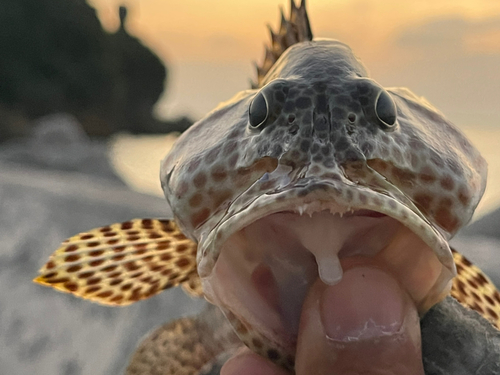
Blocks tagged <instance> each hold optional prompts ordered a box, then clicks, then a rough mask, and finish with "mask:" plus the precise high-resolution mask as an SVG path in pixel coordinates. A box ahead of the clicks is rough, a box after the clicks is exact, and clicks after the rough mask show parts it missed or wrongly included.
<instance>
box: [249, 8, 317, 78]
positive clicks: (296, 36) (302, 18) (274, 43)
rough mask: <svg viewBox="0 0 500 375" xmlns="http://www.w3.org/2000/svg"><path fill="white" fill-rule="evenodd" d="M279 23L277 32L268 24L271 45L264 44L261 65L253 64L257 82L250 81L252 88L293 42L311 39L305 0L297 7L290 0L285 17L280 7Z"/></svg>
mask: <svg viewBox="0 0 500 375" xmlns="http://www.w3.org/2000/svg"><path fill="white" fill-rule="evenodd" d="M280 13H281V25H280V28H279V30H278V31H277V32H274V31H273V29H272V28H271V26H269V25H268V28H269V33H270V35H271V45H270V46H268V45H266V46H264V48H265V53H264V61H263V62H262V64H261V65H258V64H255V68H256V70H257V82H252V88H258V87H260V86H261V84H262V81H263V79H264V77H265V76H266V74H267V72H269V70H270V69H271V68H272V66H273V65H274V63H275V62H276V60H278V59H279V57H280V56H281V55H282V54H283V52H285V50H286V49H287V48H288V47H290V46H291V45H293V44H296V43H300V42H305V41H308V40H312V38H313V35H312V31H311V25H310V24H309V17H308V16H307V11H306V0H302V1H301V3H300V6H299V7H297V5H296V4H295V0H290V17H289V18H288V19H286V17H285V15H284V13H283V8H280Z"/></svg>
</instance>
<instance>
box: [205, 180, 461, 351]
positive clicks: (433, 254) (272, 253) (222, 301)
mask: <svg viewBox="0 0 500 375" xmlns="http://www.w3.org/2000/svg"><path fill="white" fill-rule="evenodd" d="M344 190H345V189H344ZM282 194H284V195H285V196H286V198H283V197H281V198H280V197H279V195H278V196H273V197H272V198H270V197H269V196H261V197H259V198H258V199H257V200H255V201H254V202H252V204H250V205H248V206H247V207H246V208H245V209H243V210H241V211H240V212H238V214H237V215H233V216H231V217H229V218H227V219H226V220H222V221H221V223H220V225H219V226H218V227H217V228H216V229H215V230H214V231H212V233H210V234H211V235H213V236H215V237H214V238H213V239H212V240H213V241H209V243H211V246H214V247H215V248H218V249H220V252H219V253H218V254H217V256H216V257H208V256H203V255H204V254H205V255H208V253H210V251H213V249H214V248H212V247H211V248H205V249H204V250H202V251H201V252H200V253H199V254H201V257H200V258H199V265H198V270H199V273H200V276H201V277H202V283H203V287H204V291H205V295H206V297H207V299H208V300H209V301H210V302H212V303H214V304H216V305H218V306H221V307H222V308H223V309H225V310H229V311H231V313H232V314H234V315H235V316H236V317H237V318H238V319H239V320H240V321H243V322H246V324H247V325H248V326H249V327H251V328H252V329H253V330H255V331H257V332H258V333H259V336H260V337H264V338H265V339H266V340H268V341H269V342H271V343H273V345H274V346H276V347H279V348H281V349H282V350H283V351H284V352H286V353H290V354H293V353H294V352H295V345H296V340H297V335H298V330H299V322H300V315H301V310H302V304H303V301H304V299H305V297H306V295H307V293H308V291H309V289H310V287H311V286H312V285H313V284H314V283H315V282H317V280H318V279H320V280H321V282H323V283H325V284H327V285H336V284H338V283H339V282H341V281H342V279H343V277H344V275H345V274H346V273H347V272H349V270H352V269H354V268H363V269H364V268H367V267H368V268H371V269H377V270H381V271H383V272H384V273H385V274H387V275H389V277H390V278H392V279H393V280H395V282H396V283H397V285H399V288H400V289H401V291H402V293H404V294H405V295H407V296H409V298H410V299H411V301H412V302H413V304H414V308H415V310H416V311H418V313H420V314H421V315H422V314H423V313H425V312H426V311H427V310H428V309H429V308H430V307H431V306H433V305H434V304H435V303H437V302H439V301H440V300H441V299H443V298H444V297H445V296H446V295H447V294H448V293H449V290H450V288H451V279H452V278H453V276H454V275H455V273H456V270H455V266H454V263H453V257H452V254H451V251H450V249H449V246H448V244H447V242H446V240H445V239H444V238H443V237H442V236H441V235H440V233H439V232H438V231H436V230H435V229H434V228H433V227H432V225H430V224H429V223H427V222H425V220H424V219H423V218H422V215H421V214H420V213H418V212H417V213H416V212H414V211H413V210H412V209H410V208H409V207H407V206H406V205H404V204H401V203H399V202H397V201H394V202H396V203H395V204H394V203H391V204H390V205H389V204H379V205H373V203H368V204H367V205H364V206H363V205H356V206H353V205H352V199H351V202H350V203H351V204H349V202H347V201H346V200H345V199H344V200H343V199H342V197H337V198H336V199H332V191H331V189H329V188H328V186H327V187H326V188H325V186H322V187H321V188H318V189H310V193H308V194H305V195H304V194H302V195H303V196H301V194H297V192H295V191H287V192H283V193H282ZM374 194H377V195H378V200H377V201H376V202H380V201H381V200H382V201H383V200H390V199H392V198H391V197H389V196H385V195H382V194H380V193H374Z"/></svg>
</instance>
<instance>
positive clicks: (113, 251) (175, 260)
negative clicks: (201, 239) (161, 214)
mask: <svg viewBox="0 0 500 375" xmlns="http://www.w3.org/2000/svg"><path fill="white" fill-rule="evenodd" d="M196 248H197V244H196V243H195V242H194V241H192V240H190V239H188V238H186V237H185V236H184V234H182V232H181V231H180V230H179V228H178V226H177V225H176V224H175V222H174V221H171V220H157V219H136V220H132V221H128V222H125V223H117V224H112V225H109V226H106V227H102V228H96V229H93V230H91V231H89V232H85V233H80V234H78V235H76V236H73V237H71V238H69V239H67V240H66V241H64V242H63V243H62V244H61V246H60V247H59V248H58V249H57V250H56V251H55V252H54V253H53V254H52V255H51V256H50V258H49V261H48V262H47V263H46V264H45V265H44V266H43V267H42V269H41V270H40V275H39V276H38V277H37V278H35V279H34V281H35V282H37V283H39V284H42V285H48V286H51V287H53V288H55V289H57V290H60V291H62V292H67V293H72V294H74V295H76V296H79V297H82V298H85V299H89V300H91V301H93V302H98V303H101V304H105V305H128V304H131V303H133V302H136V301H139V300H141V299H145V298H149V297H152V296H154V295H156V294H158V293H160V292H162V291H163V290H164V289H167V288H170V287H173V286H177V285H179V284H181V285H183V284H186V285H187V287H186V288H187V289H190V290H192V293H190V294H193V295H200V293H201V294H202V291H201V285H199V277H198V274H197V271H196Z"/></svg>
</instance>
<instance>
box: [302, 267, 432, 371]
mask: <svg viewBox="0 0 500 375" xmlns="http://www.w3.org/2000/svg"><path fill="white" fill-rule="evenodd" d="M296 356H297V359H296V370H297V373H298V374H302V373H315V374H351V373H373V374H379V373H380V374H382V373H383V374H385V373H387V374H411V375H423V367H422V358H421V349H420V324H419V318H418V312H417V309H416V307H415V304H414V303H413V302H412V301H411V299H410V298H409V296H408V295H407V293H406V292H405V291H403V290H402V289H401V287H400V286H399V284H398V282H397V281H396V280H395V279H394V278H393V277H392V276H391V275H389V274H388V273H386V272H385V271H383V270H381V269H379V268H375V267H373V266H365V265H362V266H355V267H353V268H350V269H347V270H344V275H343V278H342V280H341V281H340V282H339V283H338V284H335V285H326V284H324V283H323V282H322V281H321V280H318V281H317V282H316V283H315V284H314V285H313V287H312V288H311V290H310V291H309V293H308V296H307V297H306V300H305V303H304V306H303V309H302V316H301V322H300V328H299V338H298V345H297V354H296ZM311 366H313V367H314V368H311ZM304 369H308V370H307V371H305V370H304ZM332 370H333V372H332Z"/></svg>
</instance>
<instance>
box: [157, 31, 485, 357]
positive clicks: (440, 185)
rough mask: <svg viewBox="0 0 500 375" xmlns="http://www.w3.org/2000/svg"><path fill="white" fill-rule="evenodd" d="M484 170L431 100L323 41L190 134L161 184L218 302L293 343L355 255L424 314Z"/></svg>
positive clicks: (285, 60) (292, 54)
mask: <svg viewBox="0 0 500 375" xmlns="http://www.w3.org/2000/svg"><path fill="white" fill-rule="evenodd" d="M486 169H487V168H486V163H485V161H484V159H483V158H482V157H481V155H480V154H479V152H478V151H477V150H476V149H475V148H474V146H473V145H472V144H471V143H470V142H469V141H468V140H467V139H466V138H465V137H464V135H463V134H462V133H461V132H460V131H459V130H458V129H457V128H455V127H454V125H453V124H451V123H450V122H449V121H448V120H446V119H445V118H444V116H443V115H442V114H441V113H439V112H438V111H437V110H436V109H435V108H433V107H432V106H431V105H430V104H429V103H428V102H427V101H425V99H423V98H419V97H417V96H415V95H414V94H412V93H411V92H410V91H409V90H407V89H401V88H392V89H391V88H389V89H385V88H384V87H382V86H381V85H380V84H378V83H377V82H375V81H374V80H373V79H370V78H369V77H368V76H367V72H366V69H365V68H364V67H363V65H362V64H361V63H360V62H359V60H358V59H357V58H356V57H355V56H354V54H353V53H352V51H351V49H350V48H349V47H348V46H346V45H345V44H343V43H341V42H338V41H335V40H327V39H319V40H313V41H308V42H303V43H298V44H295V45H293V46H292V47H290V48H289V49H287V51H285V53H284V54H283V55H282V56H281V57H280V59H279V60H278V61H277V62H276V63H275V65H274V66H273V68H272V69H271V70H270V71H269V72H268V74H267V76H266V77H265V78H264V80H263V82H262V85H261V87H260V88H258V89H255V90H247V91H243V92H241V93H240V94H238V95H236V96H235V97H234V98H233V99H232V100H230V101H228V102H226V103H223V104H221V105H220V106H219V107H218V108H216V109H215V110H214V111H213V112H211V113H210V114H209V115H207V116H206V117H205V118H203V119H202V120H200V121H198V122H197V123H196V124H195V125H193V126H192V128H190V129H189V130H188V131H187V132H185V133H184V134H183V135H182V136H181V137H180V138H179V140H178V141H177V142H176V144H175V146H174V147H173V150H172V151H171V152H170V154H169V155H168V156H167V157H166V158H165V160H164V161H163V162H162V167H161V181H162V186H163V190H164V192H165V196H166V198H167V200H168V202H169V203H170V206H171V207H172V210H173V213H174V216H175V218H176V221H177V223H178V224H179V226H180V228H181V229H182V230H183V232H184V233H185V234H186V235H187V236H189V237H190V238H191V239H193V240H195V241H196V242H197V243H198V252H197V262H198V273H199V275H200V276H201V278H202V283H203V286H204V293H205V295H206V297H207V299H209V300H210V301H212V302H213V303H215V304H217V305H219V306H221V307H223V308H224V309H226V310H227V311H228V312H230V313H231V314H232V315H235V316H236V317H237V318H238V320H239V321H244V322H246V323H245V324H246V326H250V327H252V329H257V330H258V331H259V332H260V334H261V335H262V336H264V337H265V338H266V339H268V340H270V341H272V342H274V343H275V344H276V345H278V346H280V345H281V347H284V348H285V350H284V351H285V352H293V345H294V338H295V337H296V335H297V331H298V320H299V317H300V307H301V305H302V301H303V298H304V296H305V294H306V292H307V290H308V288H309V287H310V285H311V284H312V283H313V282H314V280H316V279H317V278H318V277H320V278H321V280H322V281H323V282H325V283H327V284H335V283H337V282H339V280H341V278H342V273H343V269H345V268H346V267H350V266H349V264H351V263H359V262H361V263H363V262H367V263H375V264H377V265H378V266H380V267H382V268H385V269H387V270H388V272H390V273H391V274H392V275H394V277H395V278H396V279H397V280H398V282H399V283H400V284H401V285H402V286H403V287H404V288H405V289H406V291H407V292H408V293H409V295H410V296H411V298H412V300H413V301H414V303H415V305H416V306H417V309H418V311H419V312H420V313H421V314H423V313H424V312H426V311H427V310H428V309H429V308H430V307H431V306H433V305H434V304H435V303H437V302H439V301H440V300H441V299H442V298H444V296H445V295H447V294H448V293H449V289H450V285H451V279H452V278H453V276H454V275H455V273H456V270H455V265H454V262H453V256H452V253H451V251H450V247H449V245H448V240H449V239H450V238H451V237H452V236H453V235H454V234H455V233H456V232H457V230H458V229H459V228H461V227H462V226H463V225H465V224H466V223H467V222H468V221H469V220H470V218H471V216H472V214H473V211H474V209H475V207H476V205H477V204H478V201H479V199H480V197H481V196H482V194H483V191H484V188H485V181H486ZM256 327H257V328H256Z"/></svg>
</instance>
